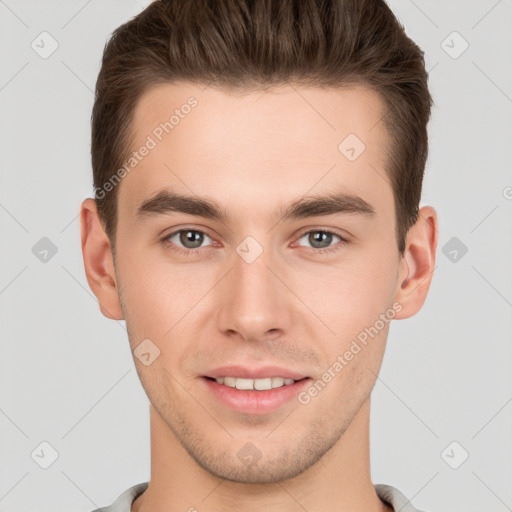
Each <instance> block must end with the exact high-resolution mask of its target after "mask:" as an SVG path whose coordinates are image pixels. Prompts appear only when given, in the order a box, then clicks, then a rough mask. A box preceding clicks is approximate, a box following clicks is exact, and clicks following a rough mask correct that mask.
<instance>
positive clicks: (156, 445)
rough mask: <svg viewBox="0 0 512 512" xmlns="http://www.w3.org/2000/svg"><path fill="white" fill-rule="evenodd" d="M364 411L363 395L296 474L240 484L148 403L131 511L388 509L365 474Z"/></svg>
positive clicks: (367, 457) (382, 511)
mask: <svg viewBox="0 0 512 512" xmlns="http://www.w3.org/2000/svg"><path fill="white" fill-rule="evenodd" d="M369 414H370V400H369V399H368V400H367V401H366V402H365V403H364V404H363V406H362V407H361V409H360V410H359V412H358V413H357V415H356V416H355V418H354V420H353V421H352V423H351V425H350V426H349V427H348V428H347V430H346V431H345V433H344V434H343V435H342V437H341V438H340V440H339V441H338V443H336V444H335V445H334V447H333V448H332V449H331V450H329V451H328V452H327V453H326V454H325V455H324V456H323V457H322V458H321V459H320V460H318V461H317V462H316V463H315V464H313V465H312V466H310V467H309V468H308V469H307V470H306V471H304V472H302V473H301V474H299V475H297V476H296V477H294V478H291V479H288V480H283V481H280V482H275V483H270V484H244V483H239V482H231V481H228V480H225V479H222V478H218V477H217V476H215V475H212V474H211V473H209V472H208V471H206V470H205V469H204V468H202V467H201V466H199V465H198V464H197V463H196V462H195V460H194V459H193V458H192V457H191V456H190V455H189V454H188V452H187V451H186V450H185V449H184V448H183V447H182V446H181V445H180V443H179V442H178V441H177V439H176V438H175V436H174V434H173V433H172V432H171V430H170V429H169V428H168V426H167V425H166V423H165V422H164V421H163V420H162V418H161V417H160V415H159V414H158V412H157V411H156V410H155V409H154V407H152V406H151V407H150V426H151V480H150V483H149V485H148V488H147V490H146V491H145V492H144V493H143V494H142V495H141V496H139V497H138V498H137V499H136V500H135V501H134V503H133V505H132V509H131V512H150V511H151V512H164V511H166V512H169V511H175V510H195V509H197V510H206V509H207V510H208V511H210V512H230V511H235V510H236V511H238V510H244V511H247V512H256V511H260V510H265V511H266V512H296V511H297V510H308V512H327V511H329V512H331V511H344V510H350V511H351V512H363V511H364V512H392V508H390V507H388V506H386V505H385V504H384V503H383V502H382V501H381V500H380V499H379V498H378V496H377V494H376V492H375V489H374V487H373V484H372V482H371V478H370V455H369Z"/></svg>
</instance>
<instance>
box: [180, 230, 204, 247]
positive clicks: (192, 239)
mask: <svg viewBox="0 0 512 512" xmlns="http://www.w3.org/2000/svg"><path fill="white" fill-rule="evenodd" d="M202 236H203V235H202V233H199V232H198V231H192V230H189V231H183V232H182V233H181V236H180V239H181V240H180V241H181V243H182V244H183V245H184V246H185V247H188V248H191V249H194V248H196V247H200V246H201V243H202V238H201V237H202ZM188 243H192V247H190V246H188V245H187V244H188ZM194 244H195V245H194Z"/></svg>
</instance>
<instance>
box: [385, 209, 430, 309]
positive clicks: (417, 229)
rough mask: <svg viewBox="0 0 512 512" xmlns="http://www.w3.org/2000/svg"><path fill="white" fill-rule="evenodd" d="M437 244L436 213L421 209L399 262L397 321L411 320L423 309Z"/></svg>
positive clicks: (396, 299) (408, 235)
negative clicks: (399, 308) (410, 318)
mask: <svg viewBox="0 0 512 512" xmlns="http://www.w3.org/2000/svg"><path fill="white" fill-rule="evenodd" d="M437 240H438V221H437V213H436V211H435V210H434V208H432V207H431V206H424V207H423V208H420V210H419V213H418V220H417V221H416V223H415V224H414V225H413V226H412V227H411V228H410V229H409V232H408V233H407V240H406V247H405V252H404V255H403V257H402V258H401V259H400V267H399V272H398V283H397V290H396V294H395V301H398V302H399V303H400V304H401V305H402V310H401V311H400V312H398V313H397V314H396V315H395V318H396V319H400V318H409V317H411V316H413V315H415V314H416V313H417V312H418V311H419V310H420V309H421V307H422V306H423V303H424V302H425V299H426V298H427V292H428V290H429V288H430V283H431V281H432V276H433V273H434V267H435V262H436V249H437Z"/></svg>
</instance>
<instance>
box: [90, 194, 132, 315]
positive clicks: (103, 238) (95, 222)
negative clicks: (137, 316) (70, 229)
mask: <svg viewBox="0 0 512 512" xmlns="http://www.w3.org/2000/svg"><path fill="white" fill-rule="evenodd" d="M80 231H81V240H82V255H83V258H84V266H85V274H86V276H87V282H88V283H89V286H90V288H91V290H92V291H93V293H94V295H96V298H97V299H98V302H99V306H100V310H101V312H102V313H103V314H104V315H105V316H106V317H107V318H111V319H112V320H123V319H124V314H123V310H122V307H121V301H120V300H119V294H118V291H117V284H116V277H115V272H114V261H113V258H112V251H111V248H110V241H109V239H108V236H107V234H106V233H105V230H104V229H103V225H102V223H101V219H100V216H99V214H98V208H97V206H96V201H95V200H94V199H93V198H91V197H88V198H87V199H85V200H84V201H83V202H82V205H81V207H80Z"/></svg>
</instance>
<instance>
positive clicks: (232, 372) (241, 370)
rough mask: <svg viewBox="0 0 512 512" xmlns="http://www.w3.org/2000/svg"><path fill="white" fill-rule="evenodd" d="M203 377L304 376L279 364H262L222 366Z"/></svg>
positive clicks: (295, 377) (254, 377)
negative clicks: (257, 366) (247, 366)
mask: <svg viewBox="0 0 512 512" xmlns="http://www.w3.org/2000/svg"><path fill="white" fill-rule="evenodd" d="M205 377H211V378H213V379H217V378H218V377H240V378H242V379H266V378H268V377H283V378H284V379H293V380H301V379H303V378H305V377H306V375H303V374H301V373H297V372H294V371H292V370H287V369H286V368H281V367H279V366H263V367H261V368H246V367H244V366H222V367H221V368H216V369H215V370H210V371H209V372H208V373H207V374H206V375H205Z"/></svg>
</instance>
